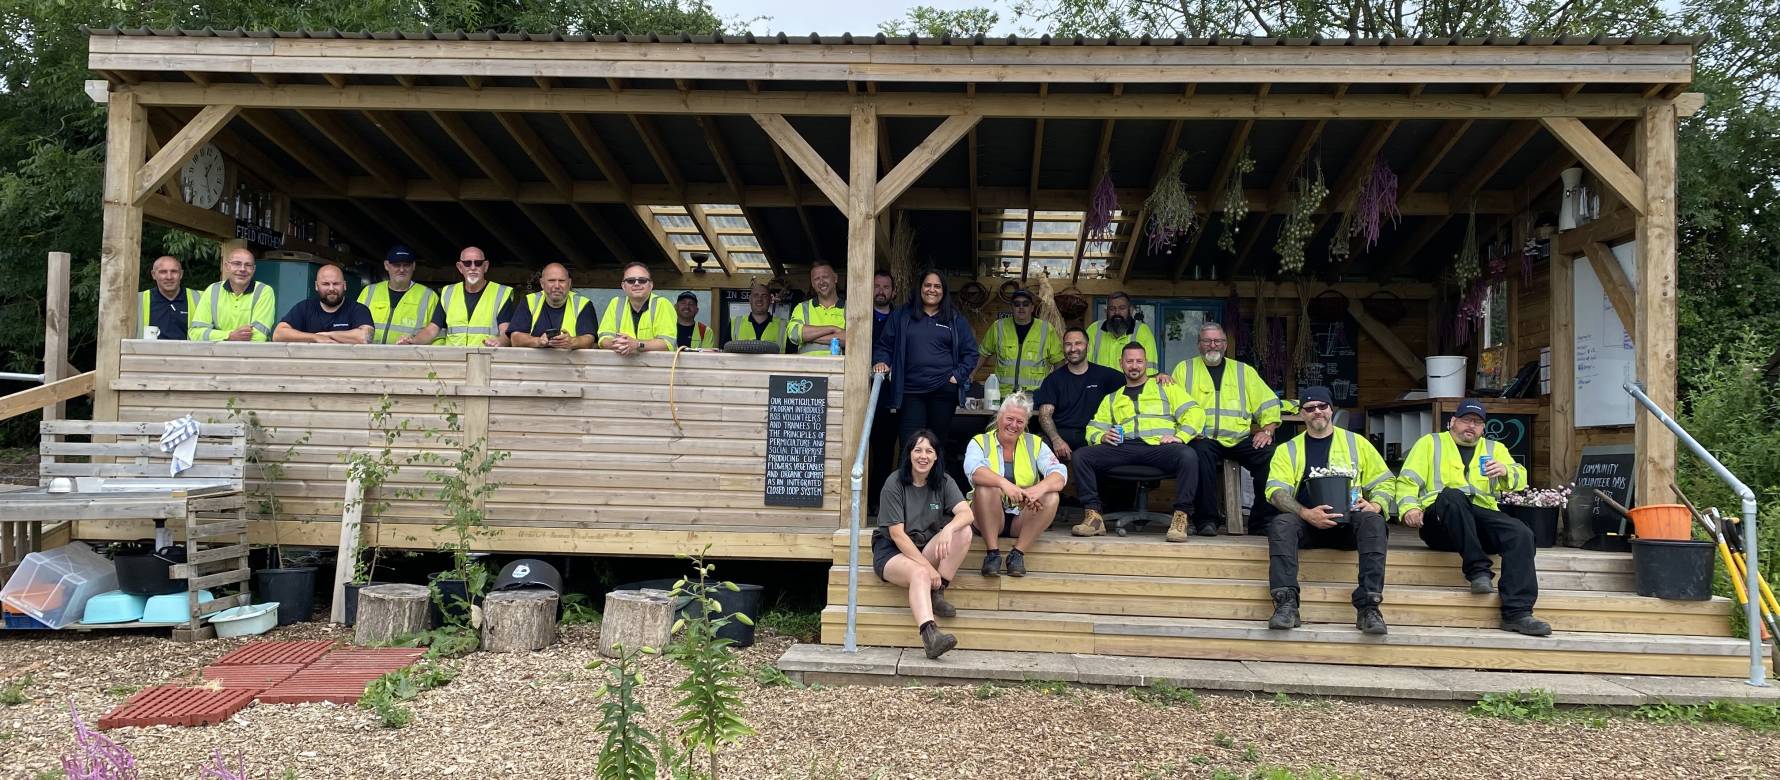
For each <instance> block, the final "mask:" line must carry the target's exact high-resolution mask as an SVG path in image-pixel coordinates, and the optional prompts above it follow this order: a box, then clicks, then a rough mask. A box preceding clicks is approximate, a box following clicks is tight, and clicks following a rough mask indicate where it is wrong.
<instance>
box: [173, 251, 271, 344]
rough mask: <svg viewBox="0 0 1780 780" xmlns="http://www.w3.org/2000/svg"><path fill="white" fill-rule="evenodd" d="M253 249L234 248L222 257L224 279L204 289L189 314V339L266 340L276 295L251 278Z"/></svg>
mask: <svg viewBox="0 0 1780 780" xmlns="http://www.w3.org/2000/svg"><path fill="white" fill-rule="evenodd" d="M254 265H255V260H254V256H253V250H251V249H248V248H247V247H236V248H234V249H231V250H229V251H228V253H227V254H225V255H224V256H223V268H222V271H223V280H222V281H220V282H217V283H216V284H213V285H210V287H208V288H206V289H205V290H204V295H203V296H201V297H199V298H198V310H197V311H196V312H194V313H193V314H192V327H191V331H190V332H189V333H188V334H187V336H188V338H190V340H192V341H268V340H270V339H271V338H272V326H273V324H274V321H275V320H276V319H277V318H278V294H277V293H275V292H273V290H272V287H271V285H268V284H266V283H265V282H257V281H254V278H253V270H254Z"/></svg>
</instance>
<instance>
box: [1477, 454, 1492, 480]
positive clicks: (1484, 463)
mask: <svg viewBox="0 0 1780 780" xmlns="http://www.w3.org/2000/svg"><path fill="white" fill-rule="evenodd" d="M1492 460H1495V458H1492V457H1490V456H1488V455H1483V456H1481V457H1479V458H1478V459H1477V475H1478V476H1480V477H1481V476H1487V475H1485V474H1484V473H1483V470H1484V469H1485V468H1488V467H1489V465H1490V461H1492Z"/></svg>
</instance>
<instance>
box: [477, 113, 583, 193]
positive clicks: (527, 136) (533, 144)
mask: <svg viewBox="0 0 1780 780" xmlns="http://www.w3.org/2000/svg"><path fill="white" fill-rule="evenodd" d="M494 118H495V121H498V122H500V123H501V127H502V128H504V129H505V130H506V131H507V135H509V136H512V138H513V141H514V142H515V143H517V144H518V145H519V149H520V151H522V152H525V156H526V157H527V158H528V159H530V160H531V161H532V164H533V165H535V166H537V168H538V171H539V172H541V173H543V174H544V178H545V179H546V180H548V181H549V182H550V186H552V187H554V188H556V191H557V192H560V193H562V194H563V199H564V200H569V199H571V198H572V197H573V195H574V192H575V185H574V182H573V181H571V180H570V179H569V172H568V169H567V168H565V167H563V164H562V162H560V161H558V160H557V159H556V155H554V154H551V153H550V148H549V147H547V146H545V145H544V139H543V138H540V137H538V131H536V130H534V129H532V126H531V123H529V122H527V121H525V117H523V116H520V115H518V114H495V115H494Z"/></svg>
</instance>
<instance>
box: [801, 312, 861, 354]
mask: <svg viewBox="0 0 1780 780" xmlns="http://www.w3.org/2000/svg"><path fill="white" fill-rule="evenodd" d="M806 325H815V326H817V327H823V328H845V327H847V304H846V301H842V300H839V299H836V300H835V302H834V305H833V306H823V305H822V304H821V302H819V301H817V300H816V299H815V298H811V299H809V300H807V301H804V302H803V303H800V304H798V305H796V306H794V307H792V309H791V327H790V330H789V332H787V333H786V338H787V339H789V340H790V342H791V343H793V344H796V345H797V351H798V352H800V353H803V354H808V355H826V354H828V339H822V340H821V341H818V342H815V343H805V342H804V340H803V329H804V326H806ZM868 351H869V350H868Z"/></svg>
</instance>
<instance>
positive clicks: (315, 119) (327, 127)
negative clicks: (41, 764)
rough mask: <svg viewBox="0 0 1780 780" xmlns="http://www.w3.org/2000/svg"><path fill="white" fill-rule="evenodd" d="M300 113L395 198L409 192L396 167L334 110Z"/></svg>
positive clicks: (299, 112)
mask: <svg viewBox="0 0 1780 780" xmlns="http://www.w3.org/2000/svg"><path fill="white" fill-rule="evenodd" d="M297 113H298V114H299V115H301V116H302V117H303V119H305V120H307V121H308V122H309V124H310V126H312V127H314V128H315V129H316V130H318V131H320V132H321V134H322V136H324V137H326V138H327V139H328V141H329V142H330V143H332V144H333V145H334V146H336V147H338V148H339V149H340V151H342V152H345V153H346V156H347V157H348V158H349V159H351V160H352V162H353V164H354V165H357V166H358V167H360V168H363V169H364V171H365V173H368V174H371V178H373V179H376V180H377V181H378V183H380V184H382V185H383V186H384V187H387V188H389V191H390V192H391V193H393V194H394V196H395V197H398V198H400V197H402V196H404V195H405V194H407V191H408V182H407V180H406V179H405V178H403V176H402V173H401V171H398V170H396V169H395V167H394V166H392V165H390V164H389V162H388V161H386V160H384V159H383V157H382V155H381V154H379V153H378V152H377V151H375V150H373V149H372V148H371V147H370V146H369V145H368V144H366V143H365V140H364V139H363V138H360V137H359V136H358V133H355V132H353V131H352V128H349V127H347V126H346V123H345V122H344V121H341V119H340V116H339V115H338V114H336V113H334V112H331V111H309V110H304V111H298V112H297Z"/></svg>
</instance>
